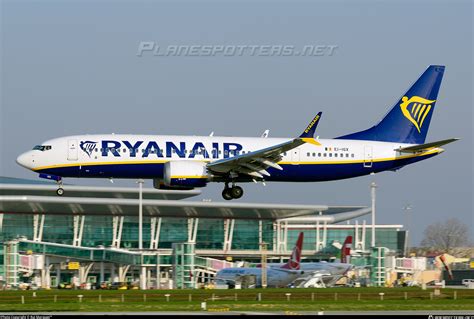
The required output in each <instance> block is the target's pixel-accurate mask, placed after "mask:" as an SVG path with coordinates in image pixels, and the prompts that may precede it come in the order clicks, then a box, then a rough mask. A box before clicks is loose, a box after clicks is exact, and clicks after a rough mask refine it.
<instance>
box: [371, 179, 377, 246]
mask: <svg viewBox="0 0 474 319" xmlns="http://www.w3.org/2000/svg"><path fill="white" fill-rule="evenodd" d="M376 188H377V184H376V183H375V182H372V183H370V197H371V199H372V242H371V247H375V189H376Z"/></svg>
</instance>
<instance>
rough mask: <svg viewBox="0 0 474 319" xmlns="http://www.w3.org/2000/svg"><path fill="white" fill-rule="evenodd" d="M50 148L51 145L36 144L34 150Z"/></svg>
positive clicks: (42, 150) (47, 149)
mask: <svg viewBox="0 0 474 319" xmlns="http://www.w3.org/2000/svg"><path fill="white" fill-rule="evenodd" d="M50 149H51V145H36V146H35V147H33V150H37V151H41V152H44V151H49V150H50Z"/></svg>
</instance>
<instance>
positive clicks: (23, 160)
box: [16, 152, 33, 169]
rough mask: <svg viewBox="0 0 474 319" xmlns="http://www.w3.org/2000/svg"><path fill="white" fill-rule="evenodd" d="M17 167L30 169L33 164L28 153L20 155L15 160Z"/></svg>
mask: <svg viewBox="0 0 474 319" xmlns="http://www.w3.org/2000/svg"><path fill="white" fill-rule="evenodd" d="M16 162H17V163H18V165H20V166H23V167H25V168H28V169H30V168H31V167H32V164H33V155H32V154H31V153H30V152H26V153H23V154H21V155H20V156H18V157H17V158H16Z"/></svg>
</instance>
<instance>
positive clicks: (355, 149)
mask: <svg viewBox="0 0 474 319" xmlns="http://www.w3.org/2000/svg"><path fill="white" fill-rule="evenodd" d="M443 73H444V66H436V65H432V66H429V67H428V68H427V70H426V71H425V72H424V73H423V74H422V75H421V76H420V78H419V79H418V80H417V81H416V82H415V83H414V84H413V85H412V86H411V87H410V89H409V90H408V91H407V92H406V93H405V94H404V95H403V96H402V97H401V98H400V100H399V101H398V102H397V103H396V104H395V106H393V108H392V109H391V110H390V111H389V113H388V114H387V115H386V116H385V117H384V118H383V119H382V121H380V122H379V123H378V124H377V125H375V126H373V127H371V128H369V129H367V130H364V131H361V132H357V133H352V134H349V135H344V136H341V137H337V138H335V139H319V138H316V139H315V138H314V132H315V129H316V126H317V124H318V121H319V119H320V117H321V113H318V114H317V115H316V117H314V119H313V120H312V121H311V122H310V124H309V125H308V126H307V128H306V129H305V130H304V131H303V133H302V134H301V135H300V136H299V137H297V138H270V137H267V136H268V133H266V134H265V133H264V134H263V135H262V137H259V138H253V137H217V136H213V134H211V136H168V135H130V134H99V135H76V136H67V137H61V138H55V139H51V140H48V141H46V142H44V143H42V144H41V145H37V146H35V147H34V148H33V150H31V151H28V152H26V153H24V154H21V155H20V156H19V157H18V158H17V163H18V164H20V165H21V166H24V167H26V168H28V169H30V170H32V171H34V172H37V173H39V174H40V177H42V178H48V179H53V180H56V181H57V182H58V185H59V187H58V190H57V194H58V195H62V194H63V193H64V190H63V188H62V178H63V177H81V178H109V179H113V178H129V179H153V182H154V186H155V187H156V188H168V189H191V188H195V187H204V186H206V185H207V183H209V182H222V183H224V184H225V187H224V190H223V192H222V196H223V197H224V198H225V199H226V200H230V199H237V198H240V197H242V194H243V189H242V188H241V187H240V186H237V185H236V184H237V183H244V182H269V181H282V182H284V181H290V182H317V181H329V180H338V179H345V178H351V177H356V176H362V175H367V174H371V173H377V172H381V171H387V170H390V171H395V170H398V169H400V168H401V167H403V166H405V165H408V164H412V163H415V162H419V161H421V160H424V159H427V158H430V157H433V156H435V155H438V154H440V153H441V152H443V151H444V150H443V149H442V148H440V146H442V145H444V144H447V143H450V142H453V141H455V140H457V139H454V138H453V139H447V140H442V141H438V142H433V143H427V144H425V138H426V134H427V132H428V127H429V124H430V121H431V116H432V114H433V111H434V106H435V104H436V99H437V95H438V91H439V87H440V85H441V80H442V77H443Z"/></svg>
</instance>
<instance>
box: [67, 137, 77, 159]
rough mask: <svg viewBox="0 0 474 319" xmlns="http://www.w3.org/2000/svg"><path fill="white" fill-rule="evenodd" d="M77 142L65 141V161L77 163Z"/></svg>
mask: <svg viewBox="0 0 474 319" xmlns="http://www.w3.org/2000/svg"><path fill="white" fill-rule="evenodd" d="M77 148H78V147H77V141H76V140H68V141H67V159H68V161H77V151H78V150H77Z"/></svg>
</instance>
